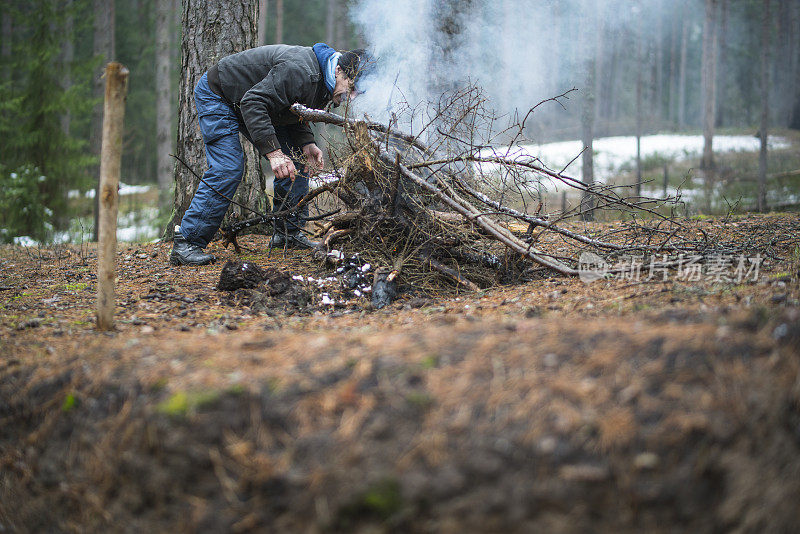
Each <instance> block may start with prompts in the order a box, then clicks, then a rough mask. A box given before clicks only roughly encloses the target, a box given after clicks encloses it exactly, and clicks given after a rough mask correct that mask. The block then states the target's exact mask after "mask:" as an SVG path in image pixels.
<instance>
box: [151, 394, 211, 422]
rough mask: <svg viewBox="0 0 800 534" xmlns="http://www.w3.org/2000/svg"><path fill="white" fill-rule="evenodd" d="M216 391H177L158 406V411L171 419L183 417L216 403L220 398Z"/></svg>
mask: <svg viewBox="0 0 800 534" xmlns="http://www.w3.org/2000/svg"><path fill="white" fill-rule="evenodd" d="M221 396H222V395H221V393H220V391H218V390H215V389H212V390H205V391H191V392H186V391H177V392H175V393H173V394H172V395H171V396H170V397H169V398H168V399H167V400H165V401H163V402H161V403H160V404H159V405H158V408H157V409H158V411H159V412H160V413H163V414H165V415H170V416H173V417H183V416H185V415H187V414H188V413H190V412H195V411H197V410H201V409H203V408H208V407H210V406H213V405H214V404H216V403H217V401H218V400H219V399H220V397H221Z"/></svg>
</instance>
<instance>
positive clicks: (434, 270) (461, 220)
mask: <svg viewBox="0 0 800 534" xmlns="http://www.w3.org/2000/svg"><path fill="white" fill-rule="evenodd" d="M568 93H569V92H567V93H564V94H562V95H559V96H558V97H555V98H553V99H549V100H547V101H544V102H548V101H554V102H556V103H559V104H561V99H563V98H566V96H567V94H568ZM544 102H540V103H539V104H537V106H534V107H533V108H531V110H529V111H528V113H527V114H526V115H525V117H524V118H522V120H519V121H517V122H514V123H513V124H512V125H511V127H506V128H503V129H502V130H500V131H498V132H496V133H493V132H492V131H491V130H492V128H494V127H495V124H496V122H497V119H496V118H495V117H493V116H491V115H489V114H487V113H486V112H484V110H483V104H484V101H483V99H482V97H481V94H480V91H479V90H477V89H475V88H468V89H465V90H463V91H457V92H455V93H454V94H452V95H450V96H449V97H448V98H446V99H443V101H442V102H440V103H439V105H438V106H437V107H436V108H435V111H434V112H433V113H430V114H429V115H428V116H427V120H425V121H422V124H423V125H422V127H421V128H418V130H417V131H416V133H414V134H410V133H407V132H405V131H401V129H400V128H398V127H397V126H396V124H397V123H398V119H397V117H396V116H394V120H393V121H392V124H390V125H386V124H381V123H377V122H373V121H371V120H369V119H368V118H365V120H356V119H352V118H348V117H345V116H342V115H337V114H334V113H330V112H327V111H323V110H315V109H309V108H307V107H305V106H303V105H301V104H295V105H294V106H292V111H293V112H294V113H295V114H297V115H298V116H299V117H300V118H301V119H302V120H304V121H307V122H316V123H326V124H330V125H334V126H337V127H339V128H340V129H341V132H342V133H343V136H342V139H343V141H342V142H340V143H338V147H339V148H338V150H335V151H332V152H331V154H330V156H331V157H330V159H331V160H332V161H333V163H334V169H335V170H334V172H332V173H329V174H327V175H324V176H322V177H317V181H318V182H319V183H321V185H320V186H319V187H317V188H316V189H313V190H312V191H311V192H310V193H309V194H308V195H307V196H306V197H305V198H304V199H303V200H302V202H301V205H302V204H306V203H310V202H314V203H319V204H321V205H320V206H318V207H317V211H318V212H324V214H325V215H329V214H331V213H335V215H334V216H332V217H330V216H328V217H321V216H317V217H316V219H318V221H317V222H316V223H315V224H316V225H317V228H318V234H319V236H320V237H321V242H322V247H324V249H325V251H326V252H331V251H332V250H334V249H335V248H336V247H338V248H344V249H349V250H347V251H348V252H349V253H356V252H357V253H359V254H361V255H362V257H366V258H368V259H369V260H370V261H372V262H373V263H374V264H376V265H382V266H384V267H385V268H386V269H388V270H389V271H390V272H391V274H390V275H389V276H390V277H392V278H394V277H396V276H397V275H398V274H402V279H403V280H404V281H405V282H406V283H408V284H410V285H412V286H414V287H417V288H421V289H433V288H440V287H442V281H443V280H446V281H447V283H448V284H450V285H455V286H456V287H459V288H463V289H469V290H476V289H478V288H480V287H488V286H491V285H494V284H496V283H498V282H501V283H504V282H505V283H507V282H515V281H524V280H529V279H532V278H535V277H540V276H543V275H552V274H553V273H559V274H561V275H567V276H572V275H577V274H578V273H579V267H580V263H579V254H580V253H581V252H582V251H586V250H591V251H592V252H594V253H597V254H601V255H602V257H604V258H611V257H613V256H620V255H624V254H632V253H636V254H640V255H647V254H649V255H655V254H659V253H675V254H677V253H684V252H698V251H701V252H702V251H706V252H707V251H708V249H709V248H710V247H713V243H711V242H709V240H708V239H707V238H706V237H705V236H704V235H702V234H698V233H697V230H695V229H692V228H687V227H686V226H684V225H683V224H682V223H681V222H680V221H679V220H678V217H676V216H675V209H674V208H675V206H676V204H678V203H679V200H678V199H674V198H667V199H650V198H642V197H631V196H629V195H626V194H625V193H624V191H625V190H626V188H622V189H620V188H619V186H614V185H610V184H601V183H592V184H585V183H583V182H582V181H581V180H579V179H577V178H574V177H570V176H568V175H567V174H565V171H564V170H563V169H562V170H560V171H559V170H555V169H551V168H548V167H547V166H546V165H544V164H543V163H542V162H541V161H540V160H538V159H537V158H534V157H532V156H530V155H529V154H527V153H526V152H525V151H524V150H523V149H522V148H521V147H522V141H523V139H524V136H523V134H524V131H525V128H526V125H525V123H526V121H527V119H528V118H529V117H530V116H531V115H532V114H533V112H534V111H535V109H536V108H537V107H538V106H539V105H541V104H543V103H544ZM479 130H481V131H480V132H479ZM479 133H480V135H479ZM498 140H500V141H498ZM493 141H494V142H493ZM495 142H496V144H495ZM495 146H503V147H504V148H502V149H497V148H494V147H495ZM575 159H577V156H576V158H575ZM573 161H574V160H573ZM554 185H559V186H560V187H561V188H562V189H564V188H568V189H570V190H573V191H575V192H577V194H578V195H579V196H580V197H581V202H580V204H579V205H578V207H577V208H576V209H575V210H572V211H571V212H564V211H563V210H562V211H560V212H558V213H557V214H552V213H547V210H545V209H543V208H544V205H545V203H544V197H543V195H544V193H545V192H546V191H547V190H548V189H552V188H553V186H554ZM322 193H331V194H332V196H333V199H334V200H333V201H331V200H330V199H327V200H324V201H322V202H321V203H320V199H321V198H324V196H322V197H321V195H322ZM331 204H333V206H332V205H331ZM332 208H333V209H332ZM603 210H614V211H615V212H624V214H625V215H626V218H627V219H628V220H629V222H628V223H627V224H626V226H625V227H624V228H623V229H621V230H617V231H616V232H614V235H613V236H612V235H607V236H603V235H591V234H590V233H589V232H588V230H587V231H586V232H584V233H579V232H576V231H574V230H571V229H568V228H566V227H565V226H564V225H562V224H560V219H562V218H565V217H574V216H576V215H577V216H581V217H582V218H586V216H587V215H590V216H591V215H593V214H596V213H598V212H601V211H603ZM320 219H321V220H320ZM246 223H247V222H246V221H245V224H246ZM228 234H229V237H228V238H229V240H230V234H231V232H230V230H229V232H228ZM545 236H557V237H558V238H559V240H558V243H559V246H558V247H553V246H550V247H549V248H548V247H547V245H546V243H547V240H546V239H544V237H545ZM233 238H234V239H235V234H234V235H233ZM345 241H346V243H344V242H345ZM550 242H551V243H552V240H551V241H550ZM553 248H556V250H555V251H554V250H552V249H553ZM564 251H567V252H564ZM555 252H558V253H555ZM334 257H339V256H338V254H337V255H335V256H334ZM665 262H666V264H667V266H669V264H670V263H671V262H669V261H666V260H665Z"/></svg>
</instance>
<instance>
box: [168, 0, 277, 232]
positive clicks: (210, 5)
mask: <svg viewBox="0 0 800 534" xmlns="http://www.w3.org/2000/svg"><path fill="white" fill-rule="evenodd" d="M257 7H258V0H244V1H240V2H226V1H224V0H213V1H212V0H206V1H201V0H184V2H183V5H182V19H181V23H182V27H183V35H182V39H181V81H180V87H179V95H178V100H179V114H178V142H177V145H176V148H175V151H176V154H177V155H178V156H180V157H181V158H182V159H183V160H184V161H186V162H187V163H188V164H189V165H190V166H191V167H192V168H193V169H194V170H195V172H197V173H198V174H201V173H203V172H204V171H205V169H206V159H205V153H204V149H203V139H202V136H201V134H200V128H199V126H198V124H197V109H196V108H195V105H194V87H195V85H196V84H197V82H198V80H199V79H200V77H201V76H202V75H203V74H204V73H205V72H206V71H207V70H208V69H209V68H211V67H212V66H214V65H215V64H216V63H217V62H218V61H219V60H220V59H222V58H223V57H225V56H228V55H230V54H233V53H236V52H241V51H242V50H246V49H248V48H251V47H253V46H254V45H255V40H256V15H257ZM242 148H243V149H244V153H245V171H244V178H243V179H242V183H241V185H240V186H239V189H238V191H237V192H236V195H235V196H234V199H235V200H236V201H237V202H240V203H241V204H244V205H246V206H250V207H253V208H256V209H258V208H260V207H261V206H260V205H259V204H260V203H261V202H263V200H264V199H263V196H264V194H263V193H264V184H263V180H262V178H261V168H260V162H259V159H258V155H257V154H256V152H255V150H254V149H253V146H252V145H251V144H250V143H249V142H247V141H246V140H244V138H242ZM198 183H199V182H198V180H197V179H196V178H195V177H194V176H193V175H192V173H191V172H190V171H189V170H188V169H186V168H185V167H183V166H182V165H176V166H175V199H174V204H173V206H174V207H173V214H172V223H171V224H170V225H169V226H168V227H167V228H166V229H165V232H164V235H165V237H172V233H173V230H174V226H175V225H177V224H180V221H181V219H182V218H183V213H184V212H185V211H186V209H187V208H188V207H189V204H190V203H191V200H192V196H193V195H194V192H195V190H196V189H197V185H198ZM242 215H251V214H250V213H249V212H248V211H247V210H243V209H242V208H239V207H238V206H235V205H233V204H231V208H230V209H229V210H228V215H227V216H226V217H237V218H239V217H241V216H242ZM227 220H229V219H227ZM223 224H225V223H224V222H223Z"/></svg>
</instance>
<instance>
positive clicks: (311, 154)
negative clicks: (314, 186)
mask: <svg viewBox="0 0 800 534" xmlns="http://www.w3.org/2000/svg"><path fill="white" fill-rule="evenodd" d="M303 154H305V155H306V159H307V160H308V165H309V166H310V167H311V168H312V169H313V170H315V171H321V170H322V167H323V166H324V165H325V160H324V159H323V158H322V150H320V149H319V147H318V146H317V145H316V144H315V143H309V144H307V145H305V146H304V147H303Z"/></svg>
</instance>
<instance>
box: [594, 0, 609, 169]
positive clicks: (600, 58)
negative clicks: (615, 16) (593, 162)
mask: <svg viewBox="0 0 800 534" xmlns="http://www.w3.org/2000/svg"><path fill="white" fill-rule="evenodd" d="M595 12H596V13H597V39H596V40H595V44H594V46H595V50H594V123H595V124H594V125H593V127H592V130H593V131H594V130H595V129H596V123H598V122H600V117H601V109H600V108H601V106H600V102H601V101H602V100H603V96H604V93H603V81H602V77H601V76H598V73H599V72H603V70H604V65H605V64H604V60H605V58H604V55H605V36H606V34H605V32H606V22H605V12H604V11H603V8H602V6H601V5H600V0H597V1H596V2H595ZM593 136H594V134H593ZM592 174H594V173H592Z"/></svg>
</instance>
